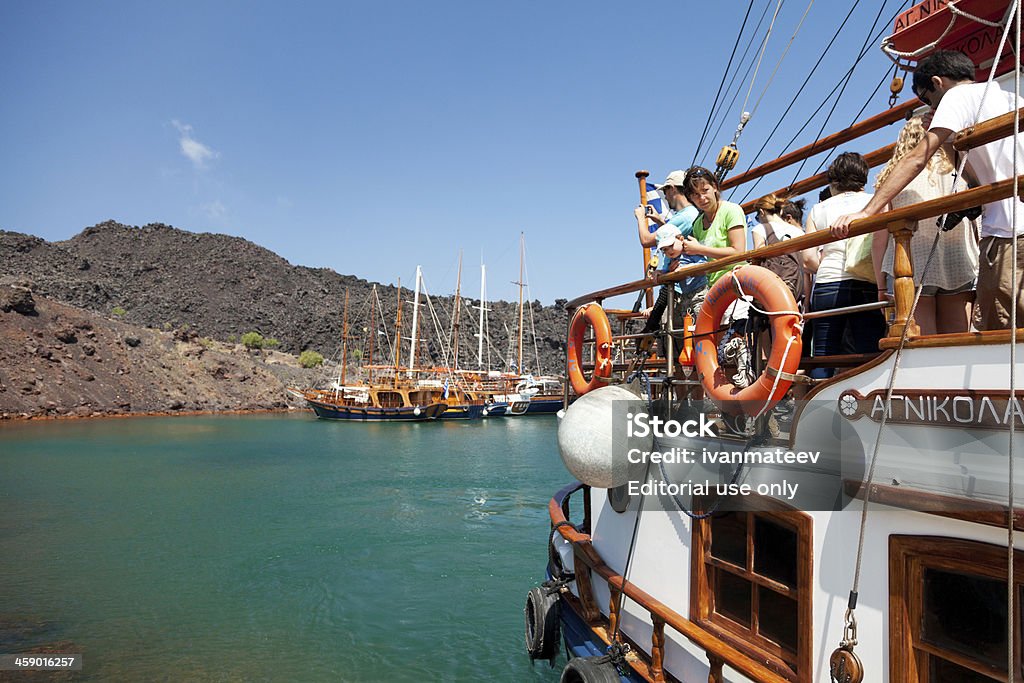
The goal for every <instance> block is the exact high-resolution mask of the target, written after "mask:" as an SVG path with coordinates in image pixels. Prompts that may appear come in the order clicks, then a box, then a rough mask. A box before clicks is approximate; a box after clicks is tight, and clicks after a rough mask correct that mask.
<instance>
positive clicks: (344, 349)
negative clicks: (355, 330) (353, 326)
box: [341, 287, 348, 386]
mask: <svg viewBox="0 0 1024 683" xmlns="http://www.w3.org/2000/svg"><path fill="white" fill-rule="evenodd" d="M341 320H342V323H341V386H345V369H346V367H347V366H348V288H347V287H346V288H345V308H344V312H343V313H342V314H341Z"/></svg>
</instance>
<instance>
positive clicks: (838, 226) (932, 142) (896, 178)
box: [831, 128, 953, 237]
mask: <svg viewBox="0 0 1024 683" xmlns="http://www.w3.org/2000/svg"><path fill="white" fill-rule="evenodd" d="M952 134H953V131H951V130H949V129H948V128H933V129H931V130H930V131H928V132H927V133H925V136H924V139H923V140H921V142H919V143H917V147H914V149H912V150H910V153H909V154H907V156H905V157H903V158H902V159H900V160H899V162H897V164H896V166H895V167H894V168H893V169H892V171H890V172H889V177H888V178H886V179H885V183H884V184H883V185H882V186H881V187H879V188H877V189H876V190H875V194H874V195H873V196H872V197H871V201H869V202H868V205H867V206H865V207H864V208H863V209H862V210H860V211H858V212H857V213H848V214H846V215H845V216H840V217H839V218H837V219H836V221H835V223H833V224H832V226H831V228H832V234H833V235H835V236H836V237H846V236H848V235H849V234H850V223H852V222H854V221H857V220H860V219H862V218H869V217H871V216H874V215H875V214H877V213H881V211H882V209H884V208H885V207H886V205H887V204H889V202H891V201H892V198H893V197H895V196H896V195H898V194H899V193H900V192H902V191H903V189H904V188H905V187H906V186H907V185H909V184H910V181H911V180H913V179H914V178H916V177H917V176H918V174H919V173H921V171H923V170H924V169H925V166H927V165H928V160H929V159H931V158H932V155H933V154H935V152H936V151H938V149H939V147H941V146H942V144H943V143H944V142H945V141H946V140H947V139H948V138H949V136H950V135H952Z"/></svg>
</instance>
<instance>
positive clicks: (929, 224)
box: [872, 116, 978, 334]
mask: <svg viewBox="0 0 1024 683" xmlns="http://www.w3.org/2000/svg"><path fill="white" fill-rule="evenodd" d="M925 132H926V127H925V125H924V122H923V121H922V119H921V117H919V116H915V117H914V118H912V119H910V120H909V121H907V123H906V125H905V126H903V130H901V131H900V134H899V137H898V138H897V140H896V149H895V150H894V151H893V155H892V159H891V160H890V161H889V163H888V164H887V165H886V166H885V168H883V169H882V171H881V172H880V173H879V174H878V179H877V180H876V181H875V187H879V186H881V185H882V183H883V182H885V179H886V178H888V177H889V173H890V172H891V170H892V169H893V168H894V167H895V166H896V164H897V163H898V162H899V160H900V159H902V158H903V157H904V156H905V155H906V154H907V153H908V152H910V150H912V149H914V147H916V146H917V143H918V142H920V141H921V140H922V139H923V138H924V136H925ZM954 170H955V169H954V167H953V163H952V162H951V161H950V159H949V157H948V156H947V155H946V153H945V151H944V150H943V149H941V148H940V149H939V151H938V153H936V154H935V155H934V156H933V157H932V158H931V159H929V160H928V165H927V166H926V167H925V170H924V171H922V172H921V173H920V174H919V175H918V176H917V177H916V178H914V179H913V180H911V181H910V184H909V185H907V187H906V189H904V190H903V191H902V192H900V193H899V194H898V195H896V196H895V197H893V199H892V202H891V208H894V209H898V208H900V207H903V206H907V205H909V204H916V203H918V202H923V201H927V200H929V199H936V198H938V197H944V196H946V195H949V194H952V193H953V190H954ZM964 187H965V185H964V184H963V181H958V182H957V184H956V189H957V190H962V189H964ZM936 234H938V235H939V243H938V245H937V246H936V247H935V255H934V256H933V257H932V261H931V264H930V265H929V266H928V272H924V267H925V264H926V263H927V261H928V253H929V252H930V251H931V248H932V243H933V242H934V241H935V235H936ZM884 236H885V233H884V232H876V233H875V235H874V243H873V245H872V260H873V262H874V266H875V276H876V281H877V282H878V290H879V298H881V297H883V296H887V292H890V291H892V281H893V276H892V260H893V251H894V248H893V240H892V235H889V238H888V239H881V238H883V237H884ZM910 258H911V262H912V263H913V265H914V285H915V286H920V285H921V282H922V276H923V282H924V288H923V291H922V292H921V300H920V301H919V302H918V304H917V311H916V312H915V314H914V319H915V320H916V321H917V324H918V325H919V326H920V327H921V334H945V333H952V332H966V331H967V330H968V329H969V328H970V320H971V306H972V304H973V302H974V289H975V285H976V283H977V279H978V238H977V231H976V229H975V226H974V224H973V222H972V221H967V220H966V219H965V220H962V221H960V223H958V224H957V225H956V227H954V228H953V229H952V230H950V231H948V232H940V231H939V228H938V226H937V224H936V220H935V219H934V218H925V219H924V220H922V221H919V222H918V223H917V227H916V229H915V230H914V237H913V238H912V239H911V240H910Z"/></svg>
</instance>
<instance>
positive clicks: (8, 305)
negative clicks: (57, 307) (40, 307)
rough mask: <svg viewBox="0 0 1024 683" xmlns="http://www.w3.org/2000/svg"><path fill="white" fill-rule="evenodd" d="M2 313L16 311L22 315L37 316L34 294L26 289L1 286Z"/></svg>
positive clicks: (0, 306)
mask: <svg viewBox="0 0 1024 683" xmlns="http://www.w3.org/2000/svg"><path fill="white" fill-rule="evenodd" d="M0 311H3V312H5V313H6V312H7V311H14V312H15V313H20V314H22V315H33V314H35V312H36V302H35V300H34V299H33V298H32V292H30V291H29V290H28V289H26V288H25V287H13V286H3V285H0Z"/></svg>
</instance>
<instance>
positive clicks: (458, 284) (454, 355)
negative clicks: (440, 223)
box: [452, 250, 462, 372]
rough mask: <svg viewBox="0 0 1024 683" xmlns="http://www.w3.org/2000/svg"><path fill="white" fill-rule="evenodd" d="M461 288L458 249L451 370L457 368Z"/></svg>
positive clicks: (456, 370) (460, 253)
mask: <svg viewBox="0 0 1024 683" xmlns="http://www.w3.org/2000/svg"><path fill="white" fill-rule="evenodd" d="M461 288H462V251H461V250H459V274H458V276H457V277H456V278H455V313H453V314H452V370H453V371H455V372H458V370H459V307H460V306H461V302H460V301H459V294H460V289H461Z"/></svg>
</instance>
